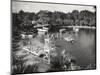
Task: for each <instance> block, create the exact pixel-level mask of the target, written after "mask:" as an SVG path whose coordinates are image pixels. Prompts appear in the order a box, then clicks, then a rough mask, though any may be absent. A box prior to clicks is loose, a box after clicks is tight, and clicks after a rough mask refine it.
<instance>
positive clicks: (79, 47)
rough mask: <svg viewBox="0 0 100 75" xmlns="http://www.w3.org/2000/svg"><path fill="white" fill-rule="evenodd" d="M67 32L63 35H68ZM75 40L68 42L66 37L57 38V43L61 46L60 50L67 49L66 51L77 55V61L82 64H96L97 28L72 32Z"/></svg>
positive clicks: (74, 55)
mask: <svg viewBox="0 0 100 75" xmlns="http://www.w3.org/2000/svg"><path fill="white" fill-rule="evenodd" d="M66 35H67V32H66V33H64V34H63V35H62V36H63V37H66ZM72 35H73V37H74V39H75V41H74V42H73V43H70V42H67V41H65V40H64V39H57V40H56V45H57V46H59V48H58V51H59V53H61V50H63V49H65V50H66V53H70V54H71V55H72V56H73V57H75V59H76V62H77V64H78V65H80V66H87V65H89V64H95V30H91V29H88V30H80V31H79V33H76V34H72Z"/></svg>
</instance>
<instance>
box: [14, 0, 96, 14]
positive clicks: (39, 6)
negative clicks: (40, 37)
mask: <svg viewBox="0 0 100 75" xmlns="http://www.w3.org/2000/svg"><path fill="white" fill-rule="evenodd" d="M20 10H24V11H25V12H35V13H36V12H38V11H40V10H48V11H52V12H53V11H61V12H66V13H67V12H72V11H73V10H79V11H81V10H89V11H92V12H94V11H95V9H94V8H93V6H80V5H63V4H48V3H34V2H17V1H13V2H12V12H19V11H20Z"/></svg>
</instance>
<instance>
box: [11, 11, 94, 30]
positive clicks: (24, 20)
mask: <svg viewBox="0 0 100 75" xmlns="http://www.w3.org/2000/svg"><path fill="white" fill-rule="evenodd" d="M12 24H13V25H12V27H14V28H17V29H21V30H22V29H24V30H25V29H31V28H33V27H34V26H35V25H38V24H39V25H44V24H49V26H51V27H52V26H58V27H59V26H76V25H77V26H96V12H91V11H88V10H82V11H80V12H79V11H78V10H73V11H72V12H69V13H64V12H59V11H55V12H51V11H48V10H41V11H39V12H37V13H34V12H31V13H30V12H24V11H23V10H20V11H19V12H18V13H12Z"/></svg>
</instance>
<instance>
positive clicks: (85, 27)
mask: <svg viewBox="0 0 100 75" xmlns="http://www.w3.org/2000/svg"><path fill="white" fill-rule="evenodd" d="M62 27H63V28H77V29H81V28H83V29H96V27H90V26H62Z"/></svg>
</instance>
